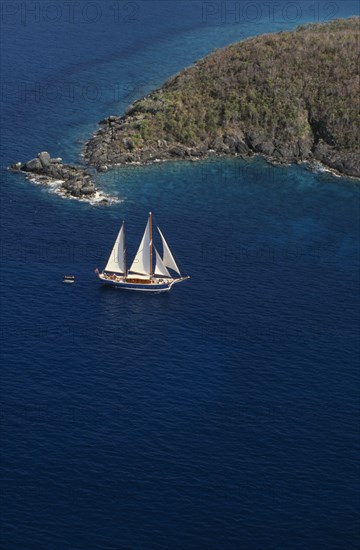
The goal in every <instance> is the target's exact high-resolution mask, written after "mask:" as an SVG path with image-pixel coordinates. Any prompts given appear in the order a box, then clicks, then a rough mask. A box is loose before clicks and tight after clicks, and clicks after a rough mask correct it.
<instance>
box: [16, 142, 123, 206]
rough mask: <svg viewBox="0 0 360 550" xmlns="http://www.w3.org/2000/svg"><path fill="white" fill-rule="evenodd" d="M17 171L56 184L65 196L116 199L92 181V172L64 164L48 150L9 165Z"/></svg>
mask: <svg viewBox="0 0 360 550" xmlns="http://www.w3.org/2000/svg"><path fill="white" fill-rule="evenodd" d="M9 170H10V171H12V172H15V173H22V174H25V175H26V177H27V179H29V180H31V181H35V182H36V183H40V184H43V185H48V186H50V187H51V186H55V188H56V192H57V194H59V195H61V196H63V197H65V198H73V199H79V200H86V201H89V202H94V201H96V202H97V203H99V204H103V205H107V204H109V202H113V200H114V199H112V198H111V197H108V196H107V195H105V194H103V193H102V192H101V191H100V189H98V188H97V187H96V185H95V183H94V182H93V181H92V172H93V171H91V170H89V169H87V168H83V167H81V166H74V165H71V164H63V162H62V159H61V158H60V157H56V158H51V157H50V155H49V153H48V152H47V151H42V152H41V153H38V155H37V157H35V158H33V159H31V160H29V161H27V162H25V163H21V162H17V163H16V164H12V165H10V166H9Z"/></svg>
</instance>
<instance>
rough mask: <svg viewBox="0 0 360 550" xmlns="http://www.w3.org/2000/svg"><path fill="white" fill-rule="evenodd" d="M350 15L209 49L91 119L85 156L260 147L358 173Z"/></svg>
mask: <svg viewBox="0 0 360 550" xmlns="http://www.w3.org/2000/svg"><path fill="white" fill-rule="evenodd" d="M358 44H359V18H357V17H352V18H350V19H346V20H342V19H339V20H336V21H332V22H329V23H325V24H314V25H305V26H302V27H299V28H298V29H296V30H295V31H291V32H280V33H276V34H268V35H262V36H259V37H255V38H251V39H248V40H245V41H243V42H239V43H236V44H232V45H230V46H228V47H226V48H223V49H221V50H217V51H215V52H213V53H212V54H210V55H209V56H207V57H205V58H204V59H202V60H200V61H198V62H197V63H195V64H194V65H193V66H191V67H189V68H188V69H186V70H184V71H182V72H180V73H179V74H177V75H175V76H174V77H173V78H171V79H170V80H168V81H167V82H166V83H165V84H164V85H163V86H162V87H161V88H160V89H158V90H155V91H154V92H152V93H151V94H149V95H148V96H146V97H144V98H142V99H140V100H139V101H136V102H135V103H134V104H133V105H131V106H130V107H129V108H128V109H127V111H126V113H125V115H124V116H110V117H108V118H106V119H104V120H102V121H101V122H100V126H101V127H100V129H99V130H98V132H97V133H96V134H95V135H94V136H93V137H92V138H91V139H90V140H89V141H88V142H87V143H86V145H85V151H84V158H85V161H86V162H87V163H88V164H89V165H92V166H95V167H96V168H97V169H98V170H99V171H106V170H108V169H109V168H110V167H112V166H114V165H122V164H129V163H139V164H143V163H148V162H153V161H156V160H168V159H187V160H191V159H198V158H205V157H208V156H209V155H222V156H225V155H231V156H234V155H240V156H243V157H246V156H249V155H253V154H261V155H264V156H266V157H267V158H268V159H272V160H274V161H276V162H281V163H282V162H283V163H293V162H296V163H299V162H304V161H310V162H321V163H323V164H324V165H325V166H327V167H330V168H331V169H334V170H336V171H338V172H339V173H341V174H345V175H348V176H354V177H360V160H359V159H360V157H359V126H358V116H359V112H358V109H359V104H358V90H359V69H358V68H359V59H358V56H359V50H358Z"/></svg>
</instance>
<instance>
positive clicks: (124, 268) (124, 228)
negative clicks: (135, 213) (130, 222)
mask: <svg viewBox="0 0 360 550" xmlns="http://www.w3.org/2000/svg"><path fill="white" fill-rule="evenodd" d="M123 228H124V252H123V253H124V277H125V278H126V241H125V220H123Z"/></svg>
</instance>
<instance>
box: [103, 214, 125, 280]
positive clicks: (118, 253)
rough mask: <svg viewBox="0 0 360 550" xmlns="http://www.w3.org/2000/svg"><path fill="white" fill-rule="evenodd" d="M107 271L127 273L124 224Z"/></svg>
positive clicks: (106, 268)
mask: <svg viewBox="0 0 360 550" xmlns="http://www.w3.org/2000/svg"><path fill="white" fill-rule="evenodd" d="M105 271H111V272H112V273H125V228H124V224H122V226H121V228H120V231H119V234H118V236H117V238H116V241H115V244H114V246H113V249H112V251H111V254H110V257H109V259H108V263H107V264H106V267H105Z"/></svg>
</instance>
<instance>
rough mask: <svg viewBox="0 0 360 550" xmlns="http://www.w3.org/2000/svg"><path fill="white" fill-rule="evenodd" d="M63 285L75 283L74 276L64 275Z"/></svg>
mask: <svg viewBox="0 0 360 550" xmlns="http://www.w3.org/2000/svg"><path fill="white" fill-rule="evenodd" d="M63 283H67V284H72V283H75V277H74V275H64V278H63Z"/></svg>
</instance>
